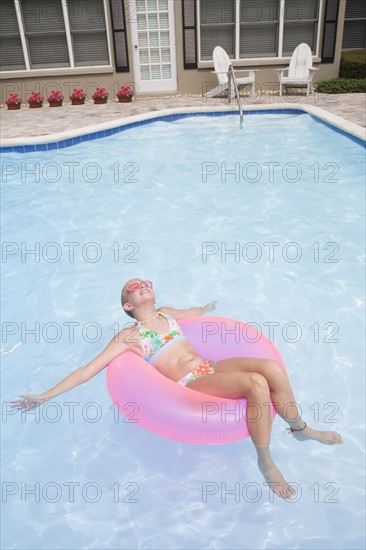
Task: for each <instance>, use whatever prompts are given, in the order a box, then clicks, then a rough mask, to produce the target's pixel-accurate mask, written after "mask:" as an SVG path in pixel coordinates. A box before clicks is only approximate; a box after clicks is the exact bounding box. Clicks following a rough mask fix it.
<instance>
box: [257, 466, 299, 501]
mask: <svg viewBox="0 0 366 550" xmlns="http://www.w3.org/2000/svg"><path fill="white" fill-rule="evenodd" d="M258 468H259V470H260V472H261V473H262V475H263V476H264V479H265V480H266V481H267V483H268V485H269V487H270V488H271V489H272V491H273V492H274V493H275V494H276V495H277V496H279V497H280V498H284V499H287V498H291V497H292V496H294V495H295V494H296V491H295V489H294V488H293V487H291V485H289V484H288V483H287V482H286V481H285V479H284V477H283V475H282V474H281V472H280V471H279V469H278V468H277V466H276V465H275V463H274V462H273V461H272V460H270V459H269V460H258Z"/></svg>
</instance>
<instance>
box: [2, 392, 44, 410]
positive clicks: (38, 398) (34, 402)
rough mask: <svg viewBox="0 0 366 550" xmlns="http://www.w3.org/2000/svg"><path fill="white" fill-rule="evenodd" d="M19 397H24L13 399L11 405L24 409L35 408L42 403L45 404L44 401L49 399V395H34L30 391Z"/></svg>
mask: <svg viewBox="0 0 366 550" xmlns="http://www.w3.org/2000/svg"><path fill="white" fill-rule="evenodd" d="M19 397H22V398H23V399H18V400H17V401H12V402H11V405H12V406H13V407H14V408H15V409H18V410H22V411H28V410H31V409H35V408H36V407H39V406H40V405H43V403H46V402H47V401H49V398H48V397H43V396H42V395H32V394H30V393H25V394H21V395H19Z"/></svg>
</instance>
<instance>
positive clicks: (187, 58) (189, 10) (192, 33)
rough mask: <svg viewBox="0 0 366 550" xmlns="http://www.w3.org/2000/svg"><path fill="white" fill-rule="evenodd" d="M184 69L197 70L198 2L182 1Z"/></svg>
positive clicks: (191, 0) (194, 0)
mask: <svg viewBox="0 0 366 550" xmlns="http://www.w3.org/2000/svg"><path fill="white" fill-rule="evenodd" d="M182 20H183V50H184V68H185V69H196V68H197V37H196V27H197V23H196V0H182Z"/></svg>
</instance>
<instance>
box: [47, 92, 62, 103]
mask: <svg viewBox="0 0 366 550" xmlns="http://www.w3.org/2000/svg"><path fill="white" fill-rule="evenodd" d="M63 98H64V96H63V95H62V93H61V92H60V91H59V90H52V93H51V95H50V96H49V97H48V98H47V101H62V100H63Z"/></svg>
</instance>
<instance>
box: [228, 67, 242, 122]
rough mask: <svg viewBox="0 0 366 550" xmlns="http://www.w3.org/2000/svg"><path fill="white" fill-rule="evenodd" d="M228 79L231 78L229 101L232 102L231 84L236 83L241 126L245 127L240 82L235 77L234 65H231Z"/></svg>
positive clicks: (235, 89) (235, 88)
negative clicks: (239, 88)
mask: <svg viewBox="0 0 366 550" xmlns="http://www.w3.org/2000/svg"><path fill="white" fill-rule="evenodd" d="M228 79H229V88H228V96H229V103H231V86H232V84H234V92H235V97H236V101H237V103H238V107H239V113H240V128H243V109H242V106H241V102H240V96H239V90H238V84H237V82H236V78H235V73H234V67H233V66H232V65H229V72H228Z"/></svg>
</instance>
